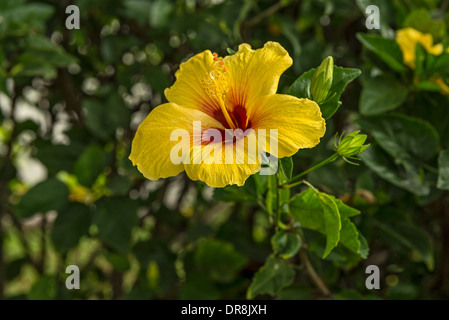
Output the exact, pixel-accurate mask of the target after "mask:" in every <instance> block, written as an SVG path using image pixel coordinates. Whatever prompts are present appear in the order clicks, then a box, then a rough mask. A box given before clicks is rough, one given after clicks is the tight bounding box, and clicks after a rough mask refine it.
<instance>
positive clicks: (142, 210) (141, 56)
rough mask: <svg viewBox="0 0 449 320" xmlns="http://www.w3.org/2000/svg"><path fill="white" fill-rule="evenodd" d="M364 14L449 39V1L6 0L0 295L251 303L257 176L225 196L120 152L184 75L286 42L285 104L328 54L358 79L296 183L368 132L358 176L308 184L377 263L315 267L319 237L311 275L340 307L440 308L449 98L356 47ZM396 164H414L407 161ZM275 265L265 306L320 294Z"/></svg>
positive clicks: (447, 249) (447, 228) (312, 245)
mask: <svg viewBox="0 0 449 320" xmlns="http://www.w3.org/2000/svg"><path fill="white" fill-rule="evenodd" d="M371 3H373V4H377V5H379V7H380V10H381V19H382V20H381V21H382V30H381V32H376V31H375V30H374V31H373V32H372V33H375V34H376V33H377V34H382V36H384V37H386V38H388V32H390V31H392V30H396V29H399V28H401V27H404V26H406V25H407V23H410V19H409V20H407V17H409V15H410V14H411V13H413V12H418V11H417V10H421V12H422V10H424V12H425V13H426V14H427V15H428V16H429V15H431V16H432V17H433V18H435V19H439V20H440V22H441V24H440V26H439V28H440V29H438V30H443V31H441V32H440V31H438V32H436V33H438V35H437V36H439V38H437V37H435V39H437V40H441V41H443V40H444V41H445V39H446V33H447V22H448V17H449V16H448V15H447V1H434V0H419V1H406V0H404V1H394V2H390V1H380V0H378V1H371V2H370V1H363V0H360V1H347V0H335V1H325V0H319V1H316V0H302V1H295V0H281V1H255V0H245V1H237V0H235V1H234V0H227V1H213V0H178V1H174V0H154V1H144V0H95V1H90V0H78V1H59V0H58V1H56V0H54V1H52V0H41V1H38V0H34V1H25V0H2V1H1V2H0V43H1V46H0V90H1V91H2V93H1V95H0V110H1V112H0V121H1V128H0V156H1V158H0V197H1V199H0V298H4V299H17V298H19V299H24V298H28V299H74V298H76V299H244V298H245V297H247V289H248V286H249V285H250V283H251V281H252V279H253V277H254V275H255V273H256V272H257V271H258V270H259V269H260V267H261V266H262V265H264V263H265V262H266V260H267V257H269V255H270V254H271V252H272V251H273V248H272V243H271V238H272V236H273V234H274V229H273V226H272V225H271V224H270V221H269V219H268V217H267V214H266V213H265V212H264V211H262V210H261V207H260V205H259V204H258V200H260V199H258V197H259V195H258V194H257V188H256V187H255V185H254V183H255V179H256V178H250V179H249V180H248V181H247V183H246V185H245V187H243V188H239V189H237V188H234V187H232V188H225V189H220V190H213V189H211V188H208V187H207V186H205V184H204V183H201V182H192V181H191V180H189V179H188V178H187V177H186V176H185V175H184V174H180V175H179V176H177V177H174V178H170V179H164V180H160V181H156V182H154V181H148V180H146V179H144V178H143V177H142V175H141V174H140V173H139V172H138V171H137V170H136V169H135V168H134V167H132V164H131V163H130V161H129V160H128V155H129V153H130V144H131V141H132V138H133V136H134V133H135V130H136V129H137V126H138V125H139V124H140V122H141V121H142V120H143V119H144V117H145V116H146V115H147V114H148V113H149V112H150V111H151V110H152V109H153V108H155V107H156V106H158V105H159V104H161V103H162V102H164V101H165V97H164V94H163V91H164V89H165V88H166V87H168V86H170V85H171V84H172V83H173V82H174V73H175V72H176V70H177V69H178V67H179V63H180V62H182V61H185V60H187V59H188V58H189V57H191V56H192V55H194V54H195V53H198V52H201V51H203V50H206V49H209V50H211V51H215V52H217V53H218V54H219V55H221V56H224V55H226V54H227V48H231V49H234V50H237V47H238V44H240V43H242V42H246V43H249V44H251V45H252V46H253V48H259V47H262V46H263V44H264V43H265V42H266V41H277V42H279V43H281V44H282V46H283V47H284V48H286V49H287V50H288V52H289V53H290V55H291V56H292V58H293V61H294V64H293V66H292V67H291V68H290V69H288V70H287V71H286V72H285V73H284V75H283V76H282V78H281V82H280V85H279V92H287V90H288V87H289V86H290V85H291V84H292V83H293V82H294V80H295V79H297V78H298V77H299V76H300V75H301V74H302V73H303V72H305V71H307V70H309V69H310V68H315V67H317V66H318V65H319V64H320V63H321V61H322V60H323V59H324V58H325V57H327V56H329V55H330V56H333V58H334V60H335V64H336V65H338V66H342V67H347V68H359V69H362V71H363V73H362V76H361V78H360V79H358V80H356V81H354V82H352V83H351V84H350V85H349V86H348V87H347V88H346V90H345V92H344V94H343V96H342V99H341V100H342V102H343V104H342V106H341V107H340V109H339V110H338V111H337V112H336V113H335V115H334V116H333V117H332V118H331V119H329V120H328V121H327V133H326V136H325V138H324V139H323V141H322V142H321V143H320V145H318V146H317V147H316V148H314V149H312V150H304V151H300V152H299V153H298V154H296V155H295V156H294V157H293V162H294V174H296V173H299V172H302V171H303V170H305V169H307V168H309V167H310V166H311V165H313V164H316V163H318V162H319V161H321V160H323V159H325V158H326V157H328V156H329V155H330V154H331V153H332V140H333V136H334V134H335V133H336V132H342V131H343V130H345V131H346V132H352V131H354V130H356V129H358V128H361V129H362V131H364V132H366V133H369V134H370V138H369V139H370V142H372V146H371V148H370V152H369V153H367V155H365V156H364V157H363V160H364V162H363V163H362V164H361V165H360V166H350V165H347V164H345V163H344V162H343V161H337V162H335V163H332V164H330V165H328V166H326V167H323V168H321V169H319V170H317V171H315V172H313V173H311V174H309V175H308V177H307V180H308V181H309V182H310V183H312V184H313V185H314V186H316V187H317V188H319V189H320V190H323V191H324V192H327V193H329V194H333V195H334V196H336V197H337V198H340V199H342V200H343V201H344V202H345V203H347V204H349V205H351V206H352V207H355V208H357V209H359V210H360V211H361V212H362V213H361V214H360V215H358V216H356V217H354V219H353V222H354V223H355V224H356V225H357V228H358V229H359V230H360V231H361V233H362V234H363V235H364V236H365V238H366V239H367V242H368V246H369V249H370V251H369V255H368V257H367V259H361V258H360V257H358V256H355V255H351V253H349V252H347V250H346V251H345V249H344V248H340V247H337V249H336V250H335V251H334V252H333V253H331V255H329V257H328V258H326V259H324V260H323V259H321V254H320V252H322V250H321V249H322V246H323V239H324V238H323V236H322V235H321V234H319V233H317V232H314V231H310V230H309V231H307V230H305V235H304V236H305V238H306V239H307V240H308V247H307V251H308V253H309V255H310V261H311V263H312V264H313V266H314V267H315V269H316V271H317V273H318V274H319V275H320V277H321V278H322V279H323V281H324V282H325V283H326V285H327V286H328V288H329V290H330V291H331V297H332V298H334V299H348V298H349V299H368V298H384V299H428V298H436V299H441V298H448V297H449V284H448V278H449V238H448V237H449V203H448V200H447V191H444V189H446V190H447V189H448V187H447V185H446V186H445V187H444V186H443V188H437V187H436V179H437V176H438V169H437V168H439V169H440V170H442V168H447V167H449V159H448V158H449V157H443V156H441V150H442V149H444V148H447V147H448V145H447V141H449V139H448V138H449V137H448V134H449V133H448V132H449V131H448V130H447V123H448V122H447V120H448V115H449V112H448V111H447V107H448V99H447V97H446V96H443V95H441V94H439V93H438V92H420V91H416V90H413V89H412V88H411V86H412V84H413V75H411V74H410V72H409V73H407V72H402V71H400V70H394V68H393V70H391V68H389V65H388V63H386V62H385V60H382V59H381V58H379V57H378V56H376V54H375V52H374V53H373V51H372V50H368V49H367V48H366V46H365V48H364V46H363V45H362V42H363V41H362V42H361V41H360V40H359V39H357V37H356V34H357V33H358V32H361V33H363V34H365V33H368V30H367V29H366V27H365V16H364V12H365V10H364V8H365V7H366V6H367V5H369V4H371ZM70 4H76V5H77V6H78V7H79V9H80V17H81V26H80V27H81V28H80V29H79V30H68V29H66V28H65V20H66V18H67V16H68V15H67V14H66V13H65V8H66V7H67V6H68V5H70ZM421 18H422V16H421ZM421 18H419V19H418V18H415V19H416V21H422V19H421ZM411 20H412V22H413V19H411ZM435 28H438V27H435ZM432 30H433V29H432ZM423 31H425V30H423ZM362 37H363V36H362ZM379 37H380V36H379ZM364 44H365V43H364ZM387 60H388V59H387ZM399 63H402V61H399ZM404 68H405V67H404ZM380 74H382V76H383V77H384V79H382V81H379V79H378V78H376V77H375V76H376V75H380ZM448 74H449V72H448ZM373 79H374V80H373ZM362 88H363V92H365V94H363V93H362V98H361V92H362ZM393 88H394V90H393ZM367 90H371V91H370V92H371V94H369V93H368V94H367V93H366V91H367ZM373 92H374V93H373ZM370 99H374V101H371V100H370ZM376 99H377V100H376ZM395 99H396V100H395ZM391 100H395V101H396V103H393V105H391V103H390V102H391ZM388 103H390V104H388ZM359 105H360V112H359ZM385 105H386V107H385V108H384V109H383V110H379V109H376V110H374V111H372V110H373V109H372V108H376V106H377V107H378V108H381V106H385ZM373 106H374V107H373ZM393 109H395V112H396V113H395V115H390V114H387V115H385V114H384V113H385V112H390V111H391V110H393ZM366 110H368V111H366ZM361 114H363V116H361ZM379 114H381V115H379ZM398 114H399V115H398ZM406 116H407V117H415V118H410V119H409V118H406V120H404V117H406ZM373 117H374V118H373ZM376 117H378V118H376ZM407 119H408V120H410V121H407ZM416 119H418V120H416ZM416 121H418V123H417V122H416ZM420 121H421V122H420ZM385 141H387V142H390V144H389V146H388V147H386V146H385V144H383V143H385ZM404 145H407V146H408V147H407V148H404V147H403V146H404ZM391 146H393V147H391ZM386 149H387V150H386ZM388 150H390V152H388ZM404 150H405V154H406V155H409V156H404V157H402V158H400V157H399V154H401V155H404V153H401V151H404ZM410 150H411V151H410ZM409 151H410V152H409ZM438 155H440V156H438ZM438 158H440V162H438ZM400 165H402V167H400ZM395 166H397V167H395ZM422 177H425V178H422ZM446 183H447V182H446ZM443 184H444V183H443ZM441 186H442V185H440V187H441ZM301 190H302V189H301V187H300V188H298V189H297V190H296V191H294V193H295V192H299V191H301ZM267 263H270V261H268V262H267ZM370 264H374V265H377V266H379V268H380V269H381V282H380V283H381V289H379V290H368V289H367V288H366V287H365V279H366V275H365V268H366V266H368V265H370ZM68 265H77V266H79V268H80V274H81V288H80V290H67V289H66V287H65V279H66V277H67V274H66V273H65V268H66V266H68ZM292 265H293V266H295V267H292ZM278 267H279V268H283V272H282V274H283V277H288V278H292V281H287V282H289V285H288V286H286V287H283V288H277V289H279V290H274V289H273V290H271V289H267V291H265V293H261V294H260V295H256V296H257V297H260V298H277V299H315V298H322V297H323V295H322V292H321V291H320V290H318V289H317V288H316V287H315V286H314V283H313V282H312V281H311V279H310V277H309V276H308V275H307V273H306V272H305V268H306V267H307V266H305V265H304V259H301V257H300V256H299V255H295V256H293V257H291V258H289V264H287V262H282V263H281V264H280V265H278ZM259 275H260V274H259ZM265 276H266V277H267V278H269V276H270V275H265ZM278 280H279V279H278ZM279 281H281V282H282V281H283V280H282V279H280V280H279ZM274 291H276V292H274ZM270 292H271V293H272V294H267V293H270Z"/></svg>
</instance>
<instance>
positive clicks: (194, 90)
mask: <svg viewBox="0 0 449 320" xmlns="http://www.w3.org/2000/svg"><path fill="white" fill-rule="evenodd" d="M213 62H214V57H213V55H212V53H211V52H210V51H209V50H206V51H203V52H201V53H199V54H197V55H195V56H193V57H192V58H190V59H189V60H187V61H186V62H183V63H181V64H180V66H179V70H178V71H176V74H175V76H176V81H175V83H174V84H173V86H171V87H170V88H167V89H165V91H164V94H165V97H166V98H167V100H168V101H169V102H173V103H176V104H179V105H182V106H183V107H186V108H192V109H198V110H201V111H203V112H205V113H207V114H209V115H211V116H212V115H214V114H215V113H217V112H221V111H220V106H219V105H218V104H217V102H216V101H215V100H214V99H211V98H210V97H209V96H208V94H207V92H206V91H205V90H204V87H203V84H202V81H203V79H204V78H205V77H206V76H207V74H208V73H209V69H210V67H211V65H212V63H213Z"/></svg>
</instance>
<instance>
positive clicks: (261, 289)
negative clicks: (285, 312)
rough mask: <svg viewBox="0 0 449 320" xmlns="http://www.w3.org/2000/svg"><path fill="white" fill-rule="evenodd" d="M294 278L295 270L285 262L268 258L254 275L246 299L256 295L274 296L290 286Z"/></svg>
mask: <svg viewBox="0 0 449 320" xmlns="http://www.w3.org/2000/svg"><path fill="white" fill-rule="evenodd" d="M294 278H295V270H294V269H293V267H292V265H290V264H289V263H287V262H286V261H285V260H282V259H278V258H275V257H272V256H270V257H268V259H267V261H266V262H265V264H264V265H263V267H262V268H260V269H259V271H257V273H256V274H255V276H254V278H253V280H252V282H251V285H250V286H249V288H248V291H247V293H246V297H247V299H253V298H255V297H256V296H257V295H261V294H269V295H272V296H274V295H276V294H277V293H278V292H279V291H280V290H281V289H283V288H285V287H287V286H289V285H291V284H292V283H293V280H294Z"/></svg>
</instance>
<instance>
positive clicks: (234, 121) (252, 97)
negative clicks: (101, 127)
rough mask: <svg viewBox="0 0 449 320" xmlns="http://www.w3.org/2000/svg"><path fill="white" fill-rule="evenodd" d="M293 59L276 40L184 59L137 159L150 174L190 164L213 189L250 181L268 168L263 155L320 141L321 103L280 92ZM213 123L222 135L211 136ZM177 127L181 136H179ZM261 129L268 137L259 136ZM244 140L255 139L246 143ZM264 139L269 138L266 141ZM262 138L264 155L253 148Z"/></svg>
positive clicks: (146, 125)
mask: <svg viewBox="0 0 449 320" xmlns="http://www.w3.org/2000/svg"><path fill="white" fill-rule="evenodd" d="M291 65H292V59H291V58H290V56H289V55H288V52H287V51H286V50H285V49H284V48H283V47H282V46H281V45H280V44H279V43H276V42H268V43H266V44H265V46H264V47H263V48H261V49H258V50H252V49H251V47H250V46H249V45H248V44H241V45H240V46H239V50H238V52H236V53H235V54H234V55H231V56H227V57H225V58H224V59H223V58H220V57H218V56H217V54H215V53H214V54H212V53H211V52H210V51H209V50H206V51H204V52H202V53H199V54H197V55H195V56H194V57H192V58H190V59H189V60H188V61H186V62H184V63H181V65H180V68H179V70H178V71H177V72H176V81H175V83H174V85H173V86H172V87H170V88H168V89H166V90H165V96H166V98H167V100H168V101H169V102H168V103H165V104H162V105H160V106H158V107H156V108H155V109H154V110H153V111H151V112H150V114H149V115H148V116H147V117H146V119H145V120H144V121H143V122H142V123H141V124H140V126H139V128H138V129H137V132H136V135H135V137H134V139H133V142H132V147H131V154H130V156H129V158H130V160H131V161H132V162H133V164H134V165H137V168H138V170H139V171H140V172H141V173H142V174H143V175H144V176H145V177H146V178H148V179H150V180H157V179H160V178H167V177H171V176H175V175H177V174H178V173H180V172H182V171H184V170H185V171H186V173H187V175H188V176H189V178H190V179H192V180H201V181H203V182H205V183H206V184H207V185H209V186H211V187H224V186H226V185H230V184H237V185H239V186H242V185H243V184H244V183H245V181H246V179H247V178H248V177H249V176H250V175H252V174H254V173H256V172H258V171H259V170H260V168H261V154H262V153H264V152H269V153H270V151H277V157H278V158H283V157H288V156H291V155H293V154H295V153H296V152H297V151H298V150H299V149H300V148H312V147H314V146H316V145H317V144H318V143H319V141H320V138H321V137H322V136H323V135H324V133H325V130H326V129H325V121H324V119H323V118H322V116H321V111H320V108H319V106H318V105H317V104H316V103H315V102H314V101H311V100H308V99H298V98H296V97H293V96H290V95H285V94H276V91H277V86H278V82H279V78H280V76H281V74H282V73H283V72H284V71H285V70H286V69H287V68H289V67H290V66H291ZM198 124H200V127H199V128H200V130H198ZM211 129H213V130H215V131H214V132H215V133H216V132H219V133H220V134H221V136H218V137H217V136H216V135H214V134H209V133H210V130H211ZM239 129H240V130H241V132H243V134H241V135H240V136H234V137H232V136H231V140H230V141H229V137H228V136H227V132H228V131H229V130H239ZM272 129H276V130H277V131H276V133H277V134H272V133H271V132H272V131H271V130H272ZM176 130H179V132H181V134H179V135H177V138H176V137H175V138H173V133H174V132H175V131H176ZM258 130H259V131H264V132H266V136H257V135H255V134H254V132H256V131H257V132H258ZM211 136H213V139H211ZM250 136H251V137H252V138H255V139H253V140H251V139H249V138H250ZM179 138H181V142H179ZM184 138H185V139H184ZM242 139H244V140H248V141H249V142H248V143H247V144H248V145H247V146H246V148H245V147H244V145H243V146H242V144H241V143H240V142H241V140H242ZM262 139H263V140H265V139H266V140H269V143H266V144H260V143H261V140H262ZM229 142H230V143H229ZM254 143H255V144H257V146H259V147H260V146H262V147H261V148H258V150H257V152H256V156H254V154H253V153H252V152H250V149H251V150H253V149H252V147H254V146H253V144H254ZM195 146H197V147H198V148H199V150H196V149H195ZM216 147H219V148H216ZM276 147H277V150H275V149H276ZM186 149H187V150H188V152H187V153H182V154H181V156H179V151H183V150H186ZM217 150H218V151H217ZM198 155H200V156H199V157H198ZM229 155H231V160H232V161H227V160H229V159H228V157H229ZM201 156H202V157H201ZM174 157H175V158H177V159H178V161H173V158H174ZM179 159H180V160H179ZM217 160H218V161H217ZM225 160H226V161H225Z"/></svg>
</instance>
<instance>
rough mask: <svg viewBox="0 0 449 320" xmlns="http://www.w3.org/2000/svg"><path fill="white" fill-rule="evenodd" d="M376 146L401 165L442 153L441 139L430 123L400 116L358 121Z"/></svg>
mask: <svg viewBox="0 0 449 320" xmlns="http://www.w3.org/2000/svg"><path fill="white" fill-rule="evenodd" d="M357 122H358V123H359V124H360V125H361V126H362V128H363V129H365V130H367V131H369V132H370V133H371V134H372V135H373V136H374V138H375V139H376V141H377V143H378V144H379V145H380V146H381V147H382V148H383V149H384V150H385V151H386V152H387V153H389V154H390V155H391V156H392V157H394V158H395V159H396V160H397V161H399V162H409V161H413V159H414V158H417V159H420V160H422V161H427V160H430V159H432V158H433V157H434V156H435V155H436V154H437V153H438V149H439V144H440V142H439V136H438V132H437V131H436V130H435V128H434V127H433V126H432V125H431V124H430V123H428V122H427V121H424V120H421V119H416V118H412V117H407V116H404V115H400V114H393V115H382V116H373V117H365V118H359V119H358V120H357Z"/></svg>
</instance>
